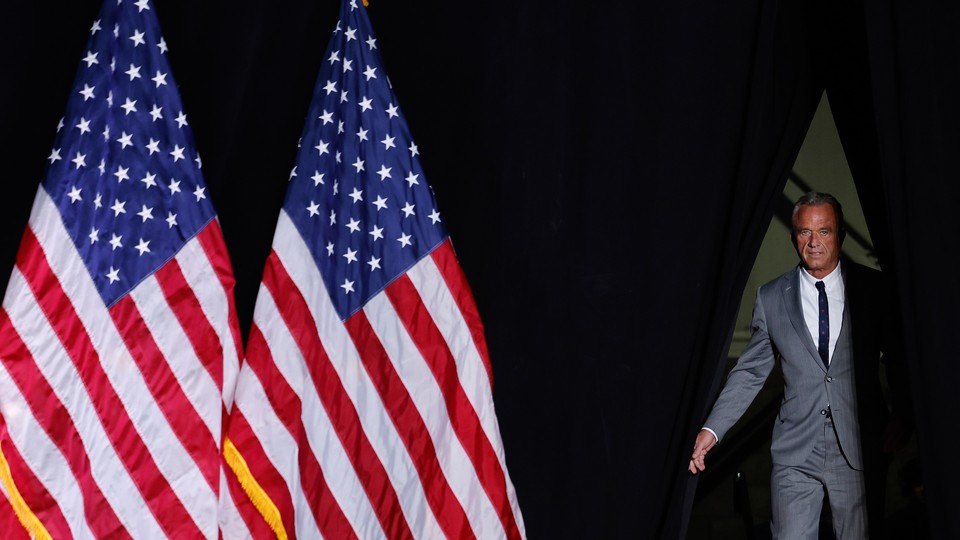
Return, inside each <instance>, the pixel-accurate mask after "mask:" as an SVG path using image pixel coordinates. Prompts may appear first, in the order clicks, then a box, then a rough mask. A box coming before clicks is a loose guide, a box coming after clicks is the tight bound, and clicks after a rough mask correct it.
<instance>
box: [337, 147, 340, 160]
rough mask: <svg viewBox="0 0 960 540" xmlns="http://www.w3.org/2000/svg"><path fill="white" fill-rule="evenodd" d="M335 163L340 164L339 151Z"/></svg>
mask: <svg viewBox="0 0 960 540" xmlns="http://www.w3.org/2000/svg"><path fill="white" fill-rule="evenodd" d="M337 163H340V151H339V150H337Z"/></svg>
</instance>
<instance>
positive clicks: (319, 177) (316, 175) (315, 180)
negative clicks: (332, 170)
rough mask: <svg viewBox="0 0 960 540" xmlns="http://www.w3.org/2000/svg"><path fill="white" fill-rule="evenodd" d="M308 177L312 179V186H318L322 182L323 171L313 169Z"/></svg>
mask: <svg viewBox="0 0 960 540" xmlns="http://www.w3.org/2000/svg"><path fill="white" fill-rule="evenodd" d="M310 179H311V180H313V186H314V187H316V186H319V185H320V184H322V183H323V173H321V172H320V171H314V172H313V176H311V177H310Z"/></svg>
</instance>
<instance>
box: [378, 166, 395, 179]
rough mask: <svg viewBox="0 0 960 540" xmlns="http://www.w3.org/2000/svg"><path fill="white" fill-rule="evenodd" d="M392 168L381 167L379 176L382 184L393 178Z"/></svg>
mask: <svg viewBox="0 0 960 540" xmlns="http://www.w3.org/2000/svg"><path fill="white" fill-rule="evenodd" d="M392 168H393V167H387V166H386V165H380V170H379V171H377V174H379V175H380V181H381V182H383V181H384V180H386V179H387V178H393V176H391V175H390V169H392Z"/></svg>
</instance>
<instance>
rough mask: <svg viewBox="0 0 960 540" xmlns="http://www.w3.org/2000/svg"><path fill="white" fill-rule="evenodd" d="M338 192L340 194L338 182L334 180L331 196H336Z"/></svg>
mask: <svg viewBox="0 0 960 540" xmlns="http://www.w3.org/2000/svg"><path fill="white" fill-rule="evenodd" d="M339 192H340V181H339V180H334V181H333V194H334V195H336V194H337V193H339Z"/></svg>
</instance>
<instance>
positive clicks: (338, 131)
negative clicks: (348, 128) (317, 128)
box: [337, 120, 343, 133]
mask: <svg viewBox="0 0 960 540" xmlns="http://www.w3.org/2000/svg"><path fill="white" fill-rule="evenodd" d="M337 133H343V120H340V121H339V122H337Z"/></svg>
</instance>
